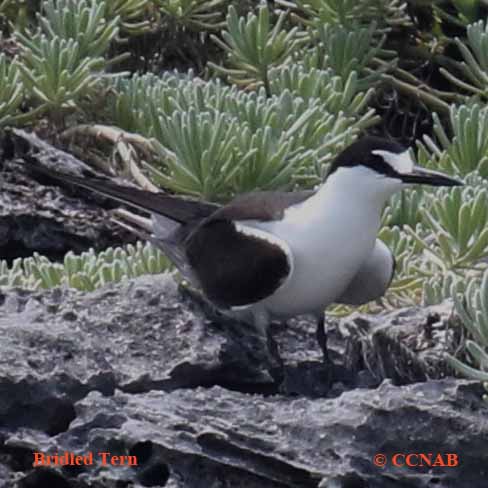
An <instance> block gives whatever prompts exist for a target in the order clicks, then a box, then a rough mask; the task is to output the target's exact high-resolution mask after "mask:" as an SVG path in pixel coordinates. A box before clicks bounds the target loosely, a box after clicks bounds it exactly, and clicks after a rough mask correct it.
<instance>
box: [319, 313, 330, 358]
mask: <svg viewBox="0 0 488 488" xmlns="http://www.w3.org/2000/svg"><path fill="white" fill-rule="evenodd" d="M317 342H318V343H319V346H320V349H321V351H322V354H323V358H324V364H326V365H327V366H329V365H330V359H329V351H328V350H327V333H326V331H325V315H324V314H322V315H321V316H320V317H318V318H317Z"/></svg>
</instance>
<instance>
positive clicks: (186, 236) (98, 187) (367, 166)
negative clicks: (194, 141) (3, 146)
mask: <svg viewBox="0 0 488 488" xmlns="http://www.w3.org/2000/svg"><path fill="white" fill-rule="evenodd" d="M47 171H48V174H49V175H50V176H53V177H55V178H58V179H61V180H64V181H66V182H68V183H72V184H75V185H77V186H81V187H84V188H88V189H90V190H92V191H95V192H98V193H101V194H103V195H106V196H108V197H111V198H113V199H115V200H119V201H121V202H123V203H126V204H128V205H130V206H133V207H137V208H139V209H142V210H144V211H145V212H147V213H148V214H150V216H151V218H150V219H148V218H143V217H139V216H133V218H132V220H131V223H132V224H136V227H135V228H133V230H134V231H136V232H138V233H139V234H141V232H143V235H144V236H145V237H146V238H147V239H149V240H150V241H151V242H153V243H154V244H155V245H156V246H157V247H159V248H160V249H161V250H162V251H163V252H164V253H165V254H166V255H167V256H168V257H169V258H170V259H171V260H172V261H173V263H174V264H175V265H176V267H177V268H178V269H179V270H180V272H181V273H182V274H183V276H184V277H186V278H187V279H188V280H189V281H190V283H192V284H193V285H194V286H196V287H198V288H200V289H201V290H202V291H203V293H204V294H205V296H206V297H207V298H208V299H209V300H210V301H211V302H212V303H213V304H214V305H216V307H217V308H219V309H220V310H223V311H224V312H227V313H231V314H235V315H237V316H238V317H239V318H241V319H244V320H246V321H250V322H253V323H254V324H255V325H257V326H258V327H265V326H266V325H267V324H268V323H269V322H270V321H271V320H273V319H281V320H283V319H287V318H291V317H294V316H297V315H302V314H311V315H313V316H315V317H316V319H317V323H318V326H317V338H318V341H319V344H320V346H321V348H322V351H323V353H324V358H325V359H326V360H327V345H326V334H325V330H324V310H325V309H326V307H327V306H328V305H330V304H332V303H344V304H351V305H359V304H362V303H366V302H368V301H371V300H374V299H377V298H379V297H381V296H382V295H383V294H384V293H385V291H386V290H387V288H388V286H389V285H390V283H391V280H392V277H393V274H394V269H395V260H394V257H393V255H392V253H391V252H390V250H389V249H388V247H387V246H386V245H385V244H384V243H383V242H382V241H380V240H379V239H377V233H378V230H379V227H380V219H381V214H382V211H383V208H384V206H385V204H386V202H387V200H388V199H389V198H390V197H391V196H392V195H393V194H394V193H396V192H398V191H400V190H402V189H404V188H405V187H407V186H408V185H411V184H425V185H432V186H457V185H462V182H461V181H459V180H457V179H454V178H451V177H449V176H446V175H444V174H442V173H439V172H436V171H430V170H427V169H424V168H421V167H419V166H417V165H416V164H415V163H414V161H413V160H412V158H411V157H410V154H409V151H408V150H407V149H406V148H404V147H402V146H401V145H399V144H397V143H395V142H391V141H387V140H385V139H381V138H377V137H369V136H368V137H364V138H362V139H360V140H359V141H357V142H355V143H354V144H352V145H350V146H349V147H348V148H346V149H345V150H344V151H343V152H342V153H341V154H339V156H338V157H337V158H336V159H335V160H334V161H333V163H332V164H331V166H330V169H329V172H328V175H327V177H326V179H325V182H324V183H323V184H322V185H321V186H320V187H319V188H318V189H317V190H315V191H299V192H279V191H268V192H256V193H250V194H245V195H241V196H238V197H236V198H235V199H234V200H232V201H231V202H230V203H229V204H227V205H224V206H218V205H215V204H212V203H207V202H200V201H195V200H189V199H185V198H182V197H177V196H171V195H167V194H164V193H154V192H148V191H145V190H141V189H137V188H132V187H126V186H121V185H117V184H115V183H113V182H112V181H110V180H108V179H104V178H99V177H78V176H71V175H68V174H63V173H58V172H51V171H50V170H47Z"/></svg>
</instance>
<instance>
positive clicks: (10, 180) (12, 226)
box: [0, 131, 134, 260]
mask: <svg viewBox="0 0 488 488" xmlns="http://www.w3.org/2000/svg"><path fill="white" fill-rule="evenodd" d="M19 133H22V131H19ZM26 136H27V135H26ZM29 137H30V139H29V143H27V142H26V141H19V138H18V137H17V138H15V140H13V139H14V136H13V135H11V136H9V137H6V136H3V137H1V134H0V193H1V195H0V257H1V258H2V259H9V260H11V259H14V258H17V257H27V256H32V254H33V253H34V252H38V253H39V254H42V255H44V256H47V257H49V258H51V259H55V260H56V259H61V258H62V257H63V256H64V255H65V254H66V253H67V252H68V251H70V250H71V251H73V252H75V253H81V252H83V251H86V250H88V249H89V248H91V247H93V248H94V249H101V250H103V249H106V248H107V247H109V246H116V245H121V244H123V243H128V242H134V237H133V236H131V235H130V234H129V233H128V232H127V231H125V230H123V229H122V228H121V227H120V226H118V225H116V224H114V223H113V222H111V221H110V218H109V216H108V214H107V211H106V210H104V209H103V205H102V208H101V203H103V201H102V200H101V199H100V198H99V197H97V196H94V195H93V194H91V195H86V192H84V193H85V198H84V199H83V200H80V199H79V198H76V195H80V190H79V189H76V190H73V191H72V192H71V194H69V192H66V191H64V192H63V191H61V190H60V189H59V188H57V187H56V186H55V185H54V184H52V183H53V182H50V181H47V179H46V178H41V177H39V176H36V175H35V174H33V173H31V172H30V171H29V165H26V164H25V161H24V160H25V158H29V157H30V158H37V159H41V160H42V159H43V158H44V159H50V158H52V159H54V160H55V161H59V164H60V165H61V164H62V165H64V167H73V166H74V167H77V166H81V165H83V166H86V165H84V164H83V163H82V162H81V161H79V160H77V159H76V158H74V157H73V156H71V155H69V154H68V153H65V152H63V151H60V150H57V149H55V148H54V147H52V146H50V145H49V144H47V143H45V142H43V141H41V140H40V139H37V138H36V137H35V136H33V135H32V136H29ZM22 142H25V144H21V143H22ZM19 146H22V147H19ZM24 146H25V147H24ZM90 200H91V202H90ZM112 205H113V204H111V205H106V208H112Z"/></svg>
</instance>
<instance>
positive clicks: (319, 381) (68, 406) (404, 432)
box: [0, 275, 488, 488]
mask: <svg viewBox="0 0 488 488" xmlns="http://www.w3.org/2000/svg"><path fill="white" fill-rule="evenodd" d="M448 307H449V305H445V306H443V307H441V310H440V311H439V310H438V309H432V310H418V309H411V310H404V311H402V312H398V313H396V314H390V315H386V316H384V317H383V319H382V318H381V317H375V318H368V317H365V316H362V317H361V320H360V323H361V331H362V332H361V334H362V335H361V344H362V345H361V348H360V349H357V348H356V350H355V351H352V349H351V344H352V343H353V342H354V341H353V337H354V336H353V332H351V331H354V330H357V322H358V321H357V317H356V318H353V319H352V320H350V321H349V322H342V323H341V324H340V325H339V326H338V327H336V326H334V323H331V334H330V336H331V341H330V342H331V347H332V352H331V355H332V357H333V359H334V361H335V371H334V376H335V379H336V383H335V384H334V386H333V388H332V389H329V388H328V385H327V384H326V383H325V378H326V374H325V373H326V372H324V367H323V365H322V364H321V362H320V351H319V349H318V347H317V345H316V344H315V339H314V324H313V322H309V321H307V320H305V319H300V320H293V321H290V323H289V324H287V326H284V325H278V324H276V325H273V327H272V332H273V336H274V338H275V341H276V342H274V341H271V340H269V338H264V337H262V336H261V335H260V334H259V333H257V332H256V331H255V330H254V329H253V328H252V327H249V326H246V325H245V324H242V323H238V322H235V321H233V320H230V319H228V318H225V317H222V316H220V317H218V316H213V318H212V319H205V318H204V317H203V315H202V313H201V310H200V306H198V305H196V304H195V302H193V301H191V300H190V299H189V298H188V294H186V293H185V294H182V293H181V291H180V290H179V289H178V287H177V284H176V283H175V282H174V281H173V280H172V278H171V277H170V276H168V275H165V276H162V275H160V276H144V277H141V278H138V279H135V280H131V281H126V282H123V283H119V284H113V285H111V286H108V287H106V288H103V289H100V290H97V291H95V292H92V293H80V292H77V291H74V290H66V289H55V290H48V291H42V292H41V291H39V292H33V291H31V292H28V291H23V290H12V291H8V292H4V293H3V294H0V336H1V337H2V340H1V341H0V486H2V487H3V486H6V487H7V488H10V487H14V486H18V487H20V488H44V487H51V486H53V487H56V488H59V487H61V488H65V487H67V488H70V487H74V488H87V487H97V488H98V487H108V488H111V487H113V488H121V487H125V486H134V487H140V486H166V487H171V488H186V487H189V488H201V487H202V488H207V487H209V488H217V487H219V488H220V487H222V488H227V487H229V488H231V487H232V488H234V487H236V488H239V487H246V488H249V487H250V488H268V487H269V488H285V487H290V488H300V487H318V486H319V485H320V487H321V488H356V487H357V488H366V487H371V488H382V487H385V488H389V487H392V488H395V487H421V488H422V487H425V488H427V487H433V486H435V487H436V488H438V487H442V488H444V487H446V488H447V487H451V486H452V487H456V488H458V487H460V488H463V487H477V486H482V485H481V483H482V482H483V481H482V480H484V479H485V477H486V475H487V473H486V467H485V465H486V459H485V452H486V438H487V434H488V425H487V418H488V417H487V416H486V404H485V403H484V402H483V401H482V400H481V391H480V390H481V389H480V387H479V386H478V385H476V384H475V383H468V382H465V381H462V380H456V379H453V378H450V379H446V380H442V381H433V380H427V381H425V382H423V383H418V384H413V385H408V384H407V383H408V382H409V381H411V380H412V379H413V380H416V378H415V376H413V377H411V378H409V376H408V375H406V376H405V375H404V376H399V374H398V371H404V372H407V371H408V367H407V366H405V368H404V369H401V370H399V369H398V367H397V365H398V361H393V362H392V361H390V362H388V361H387V359H388V350H389V349H382V348H381V347H379V348H378V347H377V346H375V347H377V348H376V349H374V348H373V349H371V347H373V346H372V345H374V344H377V342H378V341H375V340H374V335H375V333H377V330H378V329H379V328H380V329H381V328H386V324H390V327H391V328H398V331H402V330H403V331H404V332H402V333H398V335H399V337H398V338H395V336H391V337H390V342H388V344H389V345H391V344H392V343H393V344H394V343H395V341H401V342H402V344H403V345H402V346H401V347H403V348H406V349H407V350H408V351H409V352H408V357H410V355H411V354H413V355H414V357H415V358H416V360H418V361H419V362H420V363H422V362H425V364H428V366H429V368H432V367H433V364H434V363H433V362H431V361H430V359H429V361H427V359H426V358H427V357H429V358H431V357H437V356H438V354H437V352H436V350H437V349H436V348H438V347H439V346H438V344H437V341H431V342H432V344H431V346H430V347H431V348H432V354H431V355H429V354H428V349H429V344H424V342H422V341H420V342H422V344H421V347H416V346H415V345H414V344H417V343H416V342H415V341H413V338H414V336H415V337H417V338H419V337H420V336H421V334H422V330H423V329H424V328H425V324H426V322H425V321H426V320H428V321H429V323H431V325H432V324H434V325H433V327H434V329H436V330H438V331H440V330H442V327H444V328H446V327H448V326H449V327H451V326H452V324H451V325H449V323H447V322H446V320H447V315H445V313H444V311H445V310H444V309H446V310H447V309H448ZM434 312H435V313H437V315H438V319H436V320H435V321H432V319H429V318H428V316H429V313H430V314H431V315H432V314H434ZM382 321H384V322H382ZM348 324H349V325H348ZM354 324H356V326H354ZM442 324H444V325H442ZM403 325H406V327H404V328H402V327H403ZM429 327H430V326H429ZM368 330H369V332H366V331H368ZM398 331H397V332H398ZM439 333H440V332H439ZM435 334H437V332H435V333H434V336H435V337H437V336H436V335H435ZM344 336H348V337H347V338H346V339H345V338H344ZM446 337H448V336H446ZM419 340H420V339H419ZM412 341H413V342H412ZM380 342H381V341H380ZM427 342H428V341H427ZM398 347H400V346H398ZM367 351H369V353H368V354H366V352H367ZM371 351H376V352H375V354H371ZM390 351H395V350H392V349H390ZM278 352H279V357H278V354H277V353H278ZM402 354H403V353H402ZM365 357H367V358H371V357H376V358H379V360H381V361H382V362H381V363H380V362H377V363H375V362H374V361H372V360H371V361H370V362H369V363H368V364H364V363H365ZM351 358H352V359H351ZM379 360H378V361H379ZM375 364H376V365H379V366H378V371H379V373H377V371H376V370H375ZM401 364H404V363H403V362H401ZM405 364H406V363H405ZM368 367H369V369H368ZM429 371H430V370H429ZM367 375H369V376H368V378H369V380H368V381H369V382H368V381H364V378H365V377H366V376H367ZM429 375H430V373H429ZM383 377H390V378H392V379H393V382H394V383H395V384H393V383H392V382H391V381H386V382H382V378H383ZM381 382H382V383H381ZM379 383H381V385H380V386H378V384H379ZM360 384H368V385H369V386H370V388H369V389H366V388H357V386H358V385H360ZM65 451H70V452H72V451H73V452H76V453H83V454H86V453H88V452H93V453H95V454H96V453H98V452H105V451H106V452H111V453H112V454H113V455H133V456H136V457H137V458H138V461H139V465H138V466H137V467H136V466H117V467H115V466H101V465H100V463H99V462H97V463H95V464H94V465H93V466H89V467H81V468H80V467H59V466H51V467H43V468H40V467H36V468H33V467H32V462H33V453H34V452H42V453H51V454H55V453H61V454H62V453H64V452H65ZM410 452H413V453H417V452H424V453H428V452H433V453H441V454H447V453H456V454H458V455H459V456H460V460H461V463H460V465H459V466H458V467H456V468H447V467H434V468H427V467H422V468H407V467H401V468H400V467H394V466H392V465H391V462H390V464H388V465H387V466H386V467H385V468H381V469H380V468H377V467H375V466H374V465H373V463H372V459H373V456H374V455H375V454H377V453H384V454H385V455H387V457H388V458H389V459H390V461H391V456H392V455H393V454H394V453H410ZM97 461H99V459H97ZM2 483H3V484H2Z"/></svg>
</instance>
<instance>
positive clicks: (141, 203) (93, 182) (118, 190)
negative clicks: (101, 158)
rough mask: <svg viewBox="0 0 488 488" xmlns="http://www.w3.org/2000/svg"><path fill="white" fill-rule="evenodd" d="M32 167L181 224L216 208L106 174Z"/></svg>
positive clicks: (203, 216)
mask: <svg viewBox="0 0 488 488" xmlns="http://www.w3.org/2000/svg"><path fill="white" fill-rule="evenodd" d="M33 169H34V170H35V171H38V172H40V173H42V174H44V175H47V176H49V177H51V178H55V179H57V180H60V181H63V182H66V183H70V184H73V185H76V186H80V187H82V188H86V189H88V190H91V191H94V192H96V193H100V194H101V195H104V196H106V197H109V198H112V199H113V200H117V201H119V202H122V203H125V204H127V205H130V206H132V207H135V208H138V209H140V210H143V211H145V212H149V213H151V214H155V215H163V216H165V217H167V218H169V219H171V220H173V221H175V222H178V223H180V224H185V223H188V222H192V221H197V220H200V219H204V218H206V217H208V216H209V215H210V214H212V213H213V212H215V210H217V209H218V208H219V206H218V205H216V204H213V203H208V202H201V201H197V200H190V199H186V198H182V197H177V196H172V195H167V194H165V193H162V192H158V193H155V192H151V191H147V190H141V189H140V188H136V187H131V186H123V185H118V184H117V183H114V182H113V181H111V180H109V179H106V178H101V177H96V176H87V177H80V176H74V175H70V174H67V173H61V172H60V171H56V170H53V169H49V168H46V167H44V166H40V165H36V166H34V167H33Z"/></svg>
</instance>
